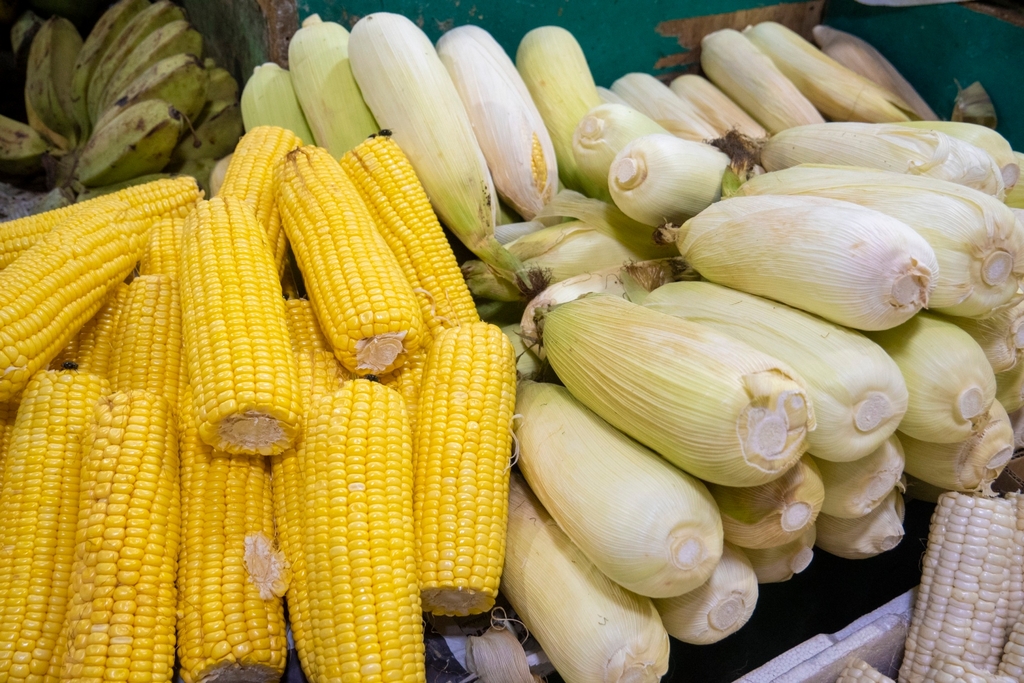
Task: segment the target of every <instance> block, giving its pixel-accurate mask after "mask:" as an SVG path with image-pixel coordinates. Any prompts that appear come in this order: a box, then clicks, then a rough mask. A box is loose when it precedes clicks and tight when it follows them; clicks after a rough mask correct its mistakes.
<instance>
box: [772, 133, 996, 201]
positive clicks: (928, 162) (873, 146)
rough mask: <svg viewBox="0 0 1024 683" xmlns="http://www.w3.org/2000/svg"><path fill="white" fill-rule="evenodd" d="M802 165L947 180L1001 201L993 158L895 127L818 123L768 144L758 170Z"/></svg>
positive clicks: (952, 140) (942, 137)
mask: <svg viewBox="0 0 1024 683" xmlns="http://www.w3.org/2000/svg"><path fill="white" fill-rule="evenodd" d="M800 164H833V165H837V166H860V167H862V168H875V169H880V170H883V171H893V172H895V173H909V174H911V175H923V176H928V177H930V178H938V179H939V180H948V181H950V182H953V183H957V184H958V185H966V186H967V187H971V188H974V189H975V190H980V191H981V192H984V193H985V194H990V195H992V196H994V197H996V198H997V199H999V200H1002V199H1003V196H1004V194H1005V186H1004V185H1003V173H1002V170H1001V169H1000V168H999V166H998V164H996V162H995V160H994V159H993V158H992V156H991V155H990V154H989V153H988V152H986V151H984V150H982V149H979V148H977V147H975V146H974V145H971V144H968V143H966V142H963V141H962V140H957V139H956V138H952V137H950V136H948V135H945V134H944V133H939V132H936V131H933V130H921V129H919V128H912V127H910V126H903V125H899V124H882V123H877V124H872V123H849V122H846V123H822V124H817V125H813V126H800V127H798V128H790V129H789V130H785V131H783V132H781V133H779V134H778V135H776V136H774V137H772V138H770V139H769V140H768V142H767V143H766V144H765V146H764V148H763V149H762V150H761V165H762V166H764V168H765V170H767V171H780V170H782V169H784V168H789V167H791V166H798V165H800Z"/></svg>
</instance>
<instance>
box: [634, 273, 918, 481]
mask: <svg viewBox="0 0 1024 683" xmlns="http://www.w3.org/2000/svg"><path fill="white" fill-rule="evenodd" d="M643 303H644V306H646V307H647V308H652V309H654V310H656V311H659V312H661V313H668V314H670V315H675V316H679V317H681V318H686V319H688V320H690V321H692V322H695V323H700V324H702V325H707V326H708V327H711V328H714V329H715V330H717V331H719V332H721V333H723V334H727V335H729V336H730V337H734V338H736V339H739V340H740V341H742V342H744V343H746V344H749V345H750V346H753V347H754V348H755V349H757V350H758V351H761V352H763V353H767V354H768V355H770V356H772V357H774V358H778V359H779V360H781V361H783V362H784V363H788V364H789V365H790V366H792V367H793V369H794V370H796V371H797V372H798V373H800V376H801V377H803V378H804V380H805V381H806V382H807V386H808V392H809V394H808V395H809V396H810V399H811V405H813V406H814V419H815V423H816V425H817V426H816V428H815V430H814V431H813V432H811V433H810V434H808V435H807V443H808V448H809V450H810V452H811V453H812V454H813V455H814V456H815V457H818V458H823V459H826V460H835V461H849V460H857V459H859V458H862V457H864V456H866V455H868V454H869V453H872V452H873V451H875V450H876V449H877V448H878V447H879V445H880V444H883V443H885V440H886V439H887V438H889V436H890V435H891V434H892V433H893V432H894V431H896V426H897V425H898V424H899V422H900V420H901V419H902V418H903V414H904V413H905V412H906V410H907V386H906V384H905V383H904V381H903V376H902V375H901V374H900V370H899V368H898V367H897V366H896V364H895V363H894V362H893V361H892V359H891V358H889V356H888V355H887V354H886V353H885V351H883V350H882V349H881V347H879V346H878V345H877V344H875V343H874V342H872V341H871V340H869V339H867V338H866V337H864V336H863V335H861V334H858V333H857V332H854V331H852V330H848V329H846V328H844V327H840V326H838V325H833V324H832V323H828V322H825V321H824V320H822V319H821V318H818V317H816V316H813V315H811V314H809V313H804V312H803V311H799V310H796V309H793V308H790V307H788V306H784V305H781V304H778V303H775V302H774V301H768V300H766V299H761V298H760V297H756V296H752V295H750V294H744V293H743V292H738V291H735V290H731V289H728V288H726V287H721V286H719V285H715V284H712V283H710V282H678V283H673V284H667V285H665V286H663V287H661V288H659V289H656V290H654V291H653V292H651V294H650V295H649V296H648V297H646V298H645V299H644V302H643ZM890 488H892V486H887V487H886V489H885V490H886V492H888V490H889V489H890Z"/></svg>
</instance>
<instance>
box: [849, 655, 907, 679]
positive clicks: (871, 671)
mask: <svg viewBox="0 0 1024 683" xmlns="http://www.w3.org/2000/svg"><path fill="white" fill-rule="evenodd" d="M836 683H895V681H893V680H892V679H891V678H889V677H888V676H884V675H882V674H880V673H878V671H877V670H876V669H875V668H874V667H873V666H871V665H870V664H868V663H867V662H865V661H864V660H863V659H856V658H854V659H851V660H850V661H849V662H848V663H847V664H846V667H845V668H844V669H843V671H842V673H840V674H839V678H838V679H836Z"/></svg>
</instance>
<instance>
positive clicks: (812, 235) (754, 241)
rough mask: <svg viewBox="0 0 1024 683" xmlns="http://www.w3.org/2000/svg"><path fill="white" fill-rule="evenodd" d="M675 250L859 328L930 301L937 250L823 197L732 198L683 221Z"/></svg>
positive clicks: (895, 321)
mask: <svg viewBox="0 0 1024 683" xmlns="http://www.w3.org/2000/svg"><path fill="white" fill-rule="evenodd" d="M677 244H678V246H679V252H680V253H681V254H682V255H683V258H684V259H686V261H687V263H689V264H691V265H692V266H693V267H694V268H696V269H697V272H699V273H700V274H701V275H703V276H704V277H705V278H706V279H708V280H710V281H712V282H715V283H718V284H721V285H725V286H726V287H731V288H733V289H738V290H741V291H744V292H748V293H750V294H757V295H759V296H764V297H767V298H770V299H774V300H776V301H781V302H782V303H786V304H789V305H790V306H794V307H796V308H800V309H802V310H805V311H807V312H809V313H815V314H817V315H820V316H821V317H823V318H825V319H827V320H831V321H832V322H834V323H837V324H839V325H845V326H847V327H853V328H856V329H860V330H879V329H886V328H890V327H895V326H896V325H899V324H900V323H902V322H904V321H906V320H907V319H909V318H910V317H911V316H913V315H914V314H915V313H917V312H918V311H919V310H921V309H922V308H924V307H925V306H927V305H928V299H929V297H930V295H931V291H932V289H933V288H934V286H935V284H934V280H935V276H936V275H937V274H938V270H939V267H938V264H937V262H936V259H935V252H934V251H933V250H932V248H931V247H930V246H928V243H927V242H926V241H925V240H924V238H923V237H921V236H920V235H919V234H917V233H916V232H914V230H912V229H911V228H910V227H909V226H907V225H906V224H905V223H903V222H901V221H899V220H897V219H895V218H892V217H891V216H887V215H885V214H883V213H880V212H878V211H873V210H871V209H865V208H863V207H860V206H856V205H855V204H850V203H848V202H841V201H838V200H835V199H822V198H820V197H773V196H759V197H733V198H731V199H725V200H722V201H720V202H717V203H715V204H712V205H711V206H710V207H708V208H707V209H705V210H704V211H703V212H701V213H700V214H699V215H698V216H696V217H695V218H691V219H690V220H689V221H687V222H686V223H685V224H684V225H683V227H682V229H680V230H679V233H678V236H677Z"/></svg>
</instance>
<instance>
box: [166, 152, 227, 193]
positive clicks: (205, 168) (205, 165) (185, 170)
mask: <svg viewBox="0 0 1024 683" xmlns="http://www.w3.org/2000/svg"><path fill="white" fill-rule="evenodd" d="M216 165H217V160H216V159H189V160H188V161H186V162H185V163H184V164H182V165H181V168H179V169H177V170H176V171H175V173H177V174H178V175H190V176H192V177H193V178H195V179H196V182H197V183H199V187H200V188H202V190H203V192H205V193H206V196H207V197H209V196H211V195H210V175H211V174H212V173H213V169H214V167H215V166H216Z"/></svg>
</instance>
